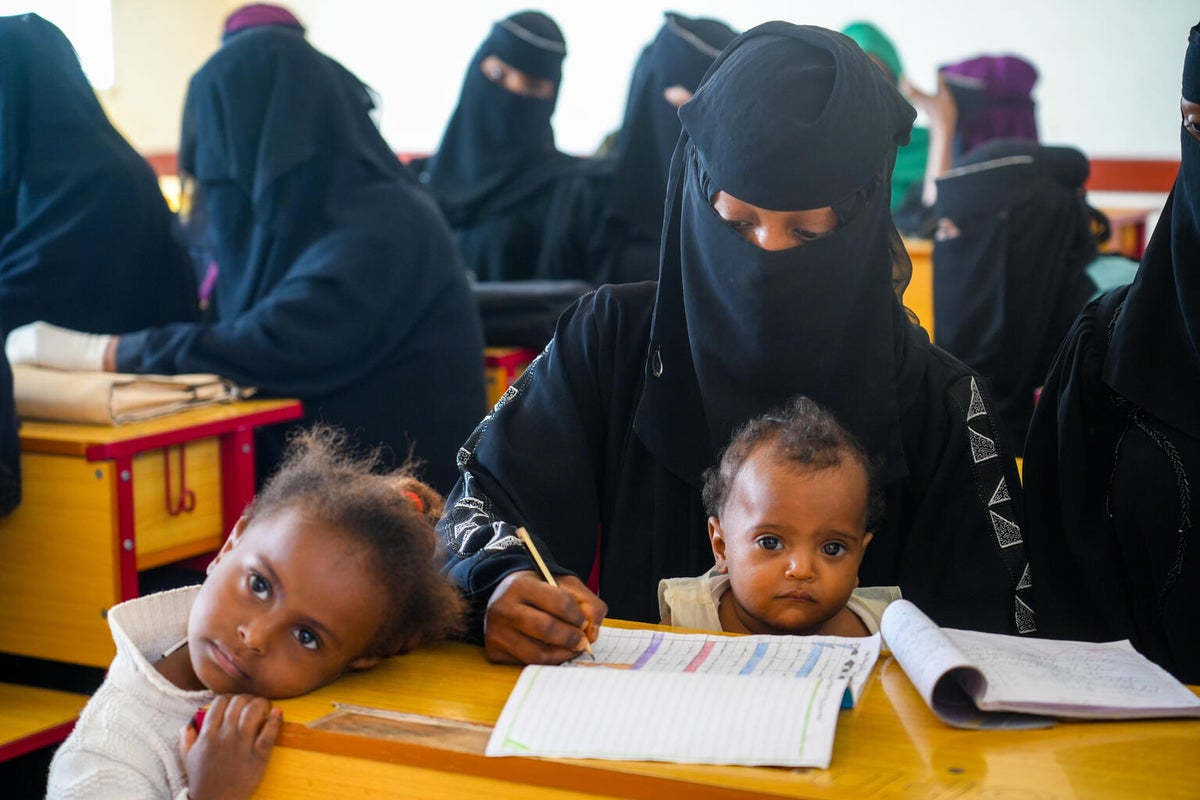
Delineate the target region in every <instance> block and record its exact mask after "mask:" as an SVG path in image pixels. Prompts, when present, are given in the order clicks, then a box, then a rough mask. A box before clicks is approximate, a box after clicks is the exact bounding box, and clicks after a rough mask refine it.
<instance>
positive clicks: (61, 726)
mask: <svg viewBox="0 0 1200 800" xmlns="http://www.w3.org/2000/svg"><path fill="white" fill-rule="evenodd" d="M87 701H88V696H87V695H85V694H76V693H75V692H61V691H58V690H55V689H41V688H38V687H36V686H22V685H19V684H15V683H0V762H3V761H8V760H10V759H13V758H18V757H20V756H23V755H25V754H27V753H32V752H33V751H34V750H40V749H41V748H43V747H47V746H49V745H53V744H58V743H59V742H61V741H62V740H63V739H65V738H67V735H68V734H70V732H71V729H72V728H74V727H75V720H76V719H78V718H79V712H80V711H82V710H83V707H84V705H85V704H86V703H87Z"/></svg>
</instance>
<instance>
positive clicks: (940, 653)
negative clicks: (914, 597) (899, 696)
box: [881, 600, 1200, 728]
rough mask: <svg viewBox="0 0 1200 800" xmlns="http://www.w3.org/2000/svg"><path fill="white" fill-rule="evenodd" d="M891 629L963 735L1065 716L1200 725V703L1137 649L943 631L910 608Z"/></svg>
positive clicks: (901, 606) (887, 629) (898, 607)
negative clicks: (1198, 720)
mask: <svg viewBox="0 0 1200 800" xmlns="http://www.w3.org/2000/svg"><path fill="white" fill-rule="evenodd" d="M881 630H882V632H883V635H884V637H885V638H886V639H887V642H888V646H889V648H890V649H891V651H892V655H893V656H895V658H896V660H897V661H898V662H899V663H900V666H901V668H903V670H904V672H905V674H907V675H908V677H909V680H911V681H912V682H913V685H914V686H915V687H916V689H917V691H918V693H920V695H921V697H922V698H923V699H924V700H925V702H926V703H927V704H928V705H929V707H930V708H931V709H932V710H933V712H934V713H935V714H937V716H938V717H939V718H940V719H941V720H942V721H944V722H946V723H947V724H950V725H954V726H956V727H960V728H1037V727H1045V726H1047V725H1051V724H1053V723H1054V718H1057V717H1066V718H1076V719H1134V718H1146V717H1200V697H1197V696H1196V695H1195V694H1193V693H1192V692H1191V691H1190V690H1189V689H1188V688H1187V687H1186V686H1184V685H1183V684H1182V683H1180V682H1179V681H1178V680H1176V679H1175V678H1174V677H1172V676H1171V674H1170V673H1168V672H1167V671H1166V670H1164V669H1163V668H1162V667H1160V666H1158V665H1157V664H1154V663H1153V662H1151V661H1150V660H1149V659H1147V658H1146V657H1145V656H1143V655H1142V654H1141V653H1139V652H1137V651H1136V650H1134V649H1133V647H1132V646H1131V645H1130V644H1129V642H1128V641H1120V642H1100V643H1097V642H1072V641H1060V640H1056V639H1032V638H1029V637H1026V636H1005V635H1003V634H998V633H980V632H978V631H962V630H955V629H952V628H940V627H938V626H937V625H936V624H935V623H934V622H933V621H932V620H930V619H929V617H927V616H925V614H924V613H922V612H921V610H920V609H918V608H917V607H916V606H915V605H913V604H912V603H910V602H909V601H907V600H897V601H895V602H894V603H892V604H891V605H889V606H888V607H887V610H886V611H885V612H884V614H883V626H882V629H881Z"/></svg>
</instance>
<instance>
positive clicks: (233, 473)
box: [220, 428, 254, 536]
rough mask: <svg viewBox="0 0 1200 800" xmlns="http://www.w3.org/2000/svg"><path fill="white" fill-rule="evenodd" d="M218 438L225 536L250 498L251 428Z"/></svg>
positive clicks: (252, 438)
mask: <svg viewBox="0 0 1200 800" xmlns="http://www.w3.org/2000/svg"><path fill="white" fill-rule="evenodd" d="M220 440H221V508H222V515H223V518H224V524H225V535H226V536H228V535H229V533H230V531H232V530H233V526H234V525H235V524H236V523H237V521H238V517H240V516H241V515H242V511H244V510H245V508H246V506H247V505H249V504H250V501H251V500H253V499H254V429H253V428H238V429H237V430H234V431H232V432H230V433H225V434H222V435H221V436H220Z"/></svg>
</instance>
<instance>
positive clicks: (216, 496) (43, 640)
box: [0, 400, 303, 667]
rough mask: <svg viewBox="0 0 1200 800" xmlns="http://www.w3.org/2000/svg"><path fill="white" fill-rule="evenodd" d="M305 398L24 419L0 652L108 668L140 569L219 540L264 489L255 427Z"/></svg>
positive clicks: (4, 571)
mask: <svg viewBox="0 0 1200 800" xmlns="http://www.w3.org/2000/svg"><path fill="white" fill-rule="evenodd" d="M302 410H303V409H302V406H301V404H300V403H299V402H298V401H296V400H249V401H242V402H237V403H231V404H228V405H218V406H210V407H208V408H198V409H195V410H193V411H185V412H182V413H179V414H173V415H171V416H167V417H161V418H159V419H155V420H150V421H147V422H139V423H133V424H129V425H120V426H100V425H71V424H63V423H52V422H35V421H25V422H24V423H23V424H22V425H21V432H20V434H21V470H22V494H23V499H22V502H21V505H20V506H19V507H18V508H17V509H16V511H14V512H13V513H12V514H11V515H10V516H8V517H7V518H5V519H3V520H0V609H3V613H0V651H3V652H7V653H12V654H16V655H21V656H29V657H33V658H45V659H52V660H57V661H66V662H71V663H76V664H86V665H91V666H96V667H106V666H108V664H109V663H110V662H111V661H112V657H113V655H114V653H115V650H114V648H113V644H112V637H111V636H110V634H109V631H108V625H107V623H106V622H105V621H104V617H105V615H106V614H107V613H108V609H109V608H110V607H111V606H113V605H114V604H116V603H119V602H121V601H122V600H128V599H130V598H132V597H136V596H137V595H138V572H139V571H141V570H145V569H149V568H151V567H156V566H161V565H163V564H168V563H172V562H175V561H179V560H181V559H185V558H190V557H193V556H197V555H201V554H204V553H210V552H213V551H214V550H216V549H217V548H219V547H220V545H221V542H222V541H224V538H225V536H226V535H227V534H228V532H229V531H230V530H231V529H232V527H233V523H234V522H236V521H237V518H238V516H239V515H240V514H241V512H242V509H243V508H245V506H246V503H248V502H249V501H250V499H251V498H252V497H253V496H254V488H255V476H254V437H253V434H254V430H255V429H256V428H258V427H260V426H263V425H270V424H273V423H277V422H284V421H287V420H293V419H296V418H298V417H299V416H300V415H301V413H302Z"/></svg>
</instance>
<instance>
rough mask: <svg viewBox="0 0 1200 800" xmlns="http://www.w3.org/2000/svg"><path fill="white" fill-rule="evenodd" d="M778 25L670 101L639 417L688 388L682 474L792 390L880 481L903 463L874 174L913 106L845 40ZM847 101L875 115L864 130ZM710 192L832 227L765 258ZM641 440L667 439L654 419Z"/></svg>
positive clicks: (881, 181)
mask: <svg viewBox="0 0 1200 800" xmlns="http://www.w3.org/2000/svg"><path fill="white" fill-rule="evenodd" d="M760 30H761V29H760ZM787 30H788V31H789V33H791V34H792V35H771V34H770V32H769V31H762V33H761V35H759V36H756V37H754V38H752V39H748V40H745V41H744V42H743V43H742V45H741V46H740V47H738V48H737V49H736V50H732V51H730V52H727V53H726V54H725V55H723V56H722V57H720V58H719V59H718V60H717V61H716V62H715V63H714V64H713V66H712V68H711V71H710V77H709V79H708V80H706V82H705V83H704V85H703V87H702V88H701V90H700V91H699V92H697V93H696V96H695V98H694V99H693V100H692V101H691V102H690V103H688V104H686V105H684V106H683V107H682V108H681V109H680V118H681V120H682V121H683V128H684V131H683V134H682V135H681V137H680V140H679V146H678V147H677V149H676V155H675V164H674V165H673V172H672V179H673V182H672V185H671V186H670V188H669V190H668V191H669V197H671V198H672V199H673V202H672V203H671V205H670V207H669V209H668V214H669V216H668V218H667V222H666V226H665V228H664V230H665V231H666V234H665V235H666V236H667V246H666V247H665V248H664V251H663V262H662V269H661V272H660V276H659V284H658V299H657V302H656V308H655V320H654V331H653V340H652V342H651V365H650V369H651V378H652V379H651V380H649V381H648V383H647V388H646V394H645V396H644V397H643V399H642V407H641V409H639V420H640V419H642V418H643V417H648V416H654V415H656V409H658V408H660V407H663V406H665V405H671V406H674V407H675V408H677V409H678V408H679V407H680V405H681V402H682V401H683V399H684V398H686V399H687V400H686V402H687V406H688V408H689V416H690V417H691V418H692V419H693V420H699V419H701V418H703V419H704V420H705V424H704V427H705V429H706V430H707V432H708V437H707V441H705V442H702V443H699V442H698V443H697V445H696V446H697V447H701V446H703V448H704V450H703V451H702V452H703V458H702V459H696V463H693V464H691V465H688V466H686V467H684V466H683V465H682V464H681V465H680V467H681V468H682V469H683V470H685V471H686V473H690V474H691V475H692V476H698V474H699V473H698V472H697V471H696V467H697V466H700V467H701V468H702V466H707V464H708V463H710V462H711V460H712V459H713V457H714V455H715V453H716V452H717V451H718V450H719V449H720V448H721V447H722V446H724V443H726V442H727V441H728V440H729V436H730V434H731V433H732V430H733V428H734V427H735V426H736V425H738V424H739V423H741V422H743V421H745V420H747V419H749V418H750V417H752V416H754V415H755V414H757V413H761V412H762V411H764V410H766V409H767V408H772V407H776V406H779V405H781V404H782V403H784V402H785V401H786V400H787V399H789V398H790V397H792V396H793V395H795V394H797V393H799V392H804V393H806V394H808V395H809V396H811V397H813V399H814V400H816V401H818V402H819V403H821V404H823V405H825V406H827V407H829V408H831V409H834V411H835V413H836V414H837V415H838V418H839V420H840V421H841V422H842V423H843V424H844V425H846V426H847V427H848V428H850V429H851V430H853V431H854V432H855V433H856V435H858V436H859V437H860V438H861V439H862V440H863V441H864V442H865V443H866V444H867V446H868V449H869V450H871V452H872V453H874V454H875V455H876V456H878V457H880V458H882V459H883V460H884V463H885V469H884V478H885V479H886V480H891V479H895V478H899V477H903V476H904V475H905V474H906V473H907V467H906V464H905V459H904V455H903V448H902V446H901V443H900V436H899V424H898V418H899V411H898V408H897V405H896V404H897V399H896V398H897V391H896V381H897V373H898V369H897V364H896V358H895V355H896V354H895V349H896V348H895V344H896V340H897V336H899V337H900V338H903V336H904V332H905V330H906V328H907V326H908V324H909V323H908V319H907V317H906V316H905V315H904V314H903V312H902V309H901V308H900V307H899V305H898V303H897V301H896V298H895V296H894V294H893V292H892V284H891V265H892V250H891V246H890V242H891V237H890V231H891V230H892V227H893V226H892V222H891V216H890V213H889V211H888V198H887V192H888V182H889V180H890V178H889V175H890V173H889V172H888V170H889V169H890V168H891V160H892V158H893V157H894V152H895V148H896V147H897V146H898V145H899V144H902V143H903V142H905V141H907V137H908V131H909V130H910V128H911V126H912V120H913V117H914V112H913V110H912V107H911V106H910V105H909V104H908V103H907V102H905V101H904V99H903V98H902V97H901V96H900V95H899V94H898V93H897V92H896V91H895V89H894V88H893V87H891V86H890V85H888V84H887V83H886V82H885V81H883V80H881V79H878V78H879V76H878V70H877V69H875V68H874V67H873V65H872V64H871V63H870V62H869V61H867V60H865V59H858V58H849V57H847V54H848V53H849V52H852V51H851V50H850V48H857V45H855V44H854V43H853V42H852V41H851V40H849V39H848V38H846V37H830V36H828V35H827V34H825V32H823V31H822V32H820V33H816V32H813V31H811V30H809V29H806V28H804V27H799V28H794V29H792V28H789V29H787ZM814 41H815V42H816V43H815V44H814ZM722 67H723V68H722ZM872 70H874V71H872ZM855 98H857V99H855ZM855 103H861V104H862V105H863V107H865V108H870V109H878V112H877V113H876V114H873V115H871V116H872V118H871V124H864V120H863V119H862V117H863V116H865V115H864V114H863V113H861V112H859V111H857V110H856V109H855ZM728 120H738V121H739V122H738V127H737V129H736V130H737V132H738V135H736V136H729V135H728V132H727V130H726V128H727V125H728V122H727V121H728ZM828 142H837V143H838V146H837V147H836V148H830V147H829V146H828V144H827V143H828ZM718 191H723V192H725V193H727V194H729V195H732V196H733V197H735V198H737V199H738V200H741V201H743V202H745V203H749V204H751V205H754V206H758V207H760V208H764V209H770V210H777V211H779V210H789V209H818V208H822V207H832V209H833V210H834V213H835V214H836V215H837V229H836V231H834V232H832V234H831V235H824V236H821V237H820V238H816V239H814V240H812V241H807V242H804V243H803V244H799V245H798V246H796V247H793V248H790V249H786V250H781V251H777V252H770V251H766V250H763V249H761V248H760V247H758V246H756V245H754V244H752V243H750V242H747V241H745V240H744V239H743V238H742V236H740V235H739V234H738V233H737V232H736V231H735V230H733V229H732V228H731V227H730V225H729V224H728V223H727V222H726V221H725V220H722V219H721V217H720V216H719V215H718V213H717V212H716V211H714V209H713V207H712V203H713V200H714V199H715V197H716V194H717V192H718ZM881 192H882V193H883V194H882V195H881V194H880V193H881ZM683 231H686V232H687V235H686V236H685V235H683V234H682V232H683ZM733 264H736V265H737V267H736V268H731V265H733ZM655 371H658V372H660V373H661V374H658V375H655V374H654V373H655ZM693 386H694V387H695V388H694V389H693V388H692V387H693ZM668 398H669V399H668ZM660 404H662V405H660ZM684 418H685V417H683V416H679V417H676V419H679V420H680V421H681V422H682V420H683V419H684ZM671 427H674V426H671ZM639 433H640V434H641V435H642V436H643V437H644V438H646V439H647V440H651V441H652V440H657V439H662V438H664V437H668V438H669V437H672V436H673V433H672V432H670V431H669V430H667V429H664V427H663V426H662V425H661V424H656V425H654V426H650V425H646V426H645V427H644V428H643V427H639ZM680 438H684V437H680ZM700 461H703V462H704V463H703V465H701V464H700V463H699V462H700Z"/></svg>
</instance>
